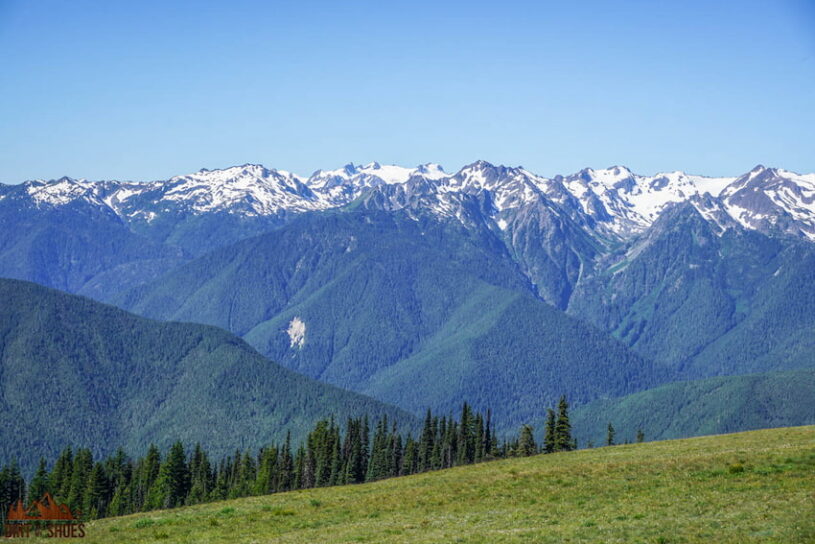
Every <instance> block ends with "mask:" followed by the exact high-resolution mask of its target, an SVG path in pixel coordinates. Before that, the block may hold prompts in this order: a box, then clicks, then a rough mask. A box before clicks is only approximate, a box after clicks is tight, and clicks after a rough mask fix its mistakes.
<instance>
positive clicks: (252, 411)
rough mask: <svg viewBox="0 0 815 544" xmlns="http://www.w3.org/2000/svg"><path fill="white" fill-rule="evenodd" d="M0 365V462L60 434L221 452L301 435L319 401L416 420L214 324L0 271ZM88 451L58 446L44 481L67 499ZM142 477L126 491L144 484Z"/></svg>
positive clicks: (40, 447) (103, 446)
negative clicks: (143, 314)
mask: <svg viewBox="0 0 815 544" xmlns="http://www.w3.org/2000/svg"><path fill="white" fill-rule="evenodd" d="M0 376H2V379H0V462H3V461H7V460H9V459H13V458H17V459H20V460H21V461H22V463H23V469H24V470H25V471H26V472H27V473H29V474H30V473H33V471H34V469H36V463H37V460H38V459H39V457H40V456H45V457H47V458H49V459H54V458H56V457H57V455H58V454H59V452H60V451H61V450H63V448H65V446H67V445H69V444H73V445H76V446H81V447H86V448H92V449H93V453H94V454H95V455H97V456H98V455H108V454H111V453H113V451H112V450H111V449H110V448H112V447H114V446H116V445H122V446H123V447H124V449H125V450H126V451H143V450H144V449H145V448H146V447H147V445H148V444H150V443H151V442H152V443H155V444H157V445H158V446H160V447H161V448H167V447H169V446H170V443H169V440H171V439H172V438H173V437H176V438H177V439H181V440H182V441H184V442H185V443H195V442H200V443H201V444H202V445H203V446H205V447H206V448H207V449H208V450H209V451H210V452H212V453H214V454H215V455H218V456H221V455H224V454H225V453H227V451H229V449H231V448H232V447H234V446H235V445H236V444H235V443H234V442H233V441H234V440H236V438H235V437H239V438H238V440H240V442H239V443H238V445H240V446H241V447H260V446H261V445H262V444H264V443H267V442H269V441H273V440H282V439H283V438H284V436H285V435H284V433H285V432H286V429H290V430H291V431H292V433H293V434H294V436H295V438H297V439H300V438H302V437H303V436H305V433H306V432H307V431H308V429H309V428H310V427H311V425H312V424H313V423H314V421H316V420H317V419H319V418H320V417H322V415H323V414H325V413H326V411H329V412H332V413H335V414H337V415H338V417H342V418H347V417H357V416H359V415H361V414H363V413H372V414H374V415H375V416H376V417H379V416H380V415H382V414H385V413H386V414H388V415H390V416H391V417H393V418H396V419H398V420H399V421H401V422H404V423H405V424H406V425H409V426H410V427H409V428H418V425H416V424H415V423H414V421H415V420H414V419H413V418H412V416H410V415H408V414H406V413H404V412H402V411H400V410H398V409H396V408H394V407H391V406H387V405H384V404H382V403H379V402H377V401H374V400H372V399H369V398H366V397H363V396H361V395H358V394H354V393H350V392H346V391H342V390H339V389H337V388H335V387H333V386H329V385H326V384H322V383H318V382H315V381H314V380H311V379H309V378H306V377H304V376H301V375H298V374H296V373H294V372H292V371H290V370H287V369H284V368H282V367H281V366H279V365H277V364H275V363H273V362H271V361H269V360H268V359H266V358H264V357H262V356H260V355H259V354H258V353H257V352H255V351H254V350H253V349H252V348H251V347H249V346H248V345H247V344H246V343H245V342H243V341H242V340H240V339H238V338H236V337H234V336H232V335H231V334H229V333H227V332H225V331H221V330H218V329H215V328H213V327H208V326H202V325H192V324H180V323H159V322H156V321H152V320H148V319H144V318H140V317H137V316H134V315H131V314H128V313H126V312H124V311H122V310H119V309H116V308H113V307H110V306H107V305H104V304H100V303H98V302H93V301H91V300H88V299H85V298H81V297H76V296H72V295H66V294H64V293H59V292H57V291H53V290H51V289H47V288H44V287H41V286H38V285H35V284H32V283H27V282H21V281H16V280H0ZM414 425H415V427H414ZM32 433H34V434H32ZM74 451H76V450H74ZM80 453H81V455H80ZM88 453H89V452H84V451H83V452H79V451H77V452H76V458H75V459H70V457H71V455H70V454H69V453H68V452H66V455H67V456H68V457H67V458H66V459H65V460H63V461H62V463H61V465H60V469H59V471H57V473H56V474H55V475H54V478H55V482H54V486H55V491H56V490H57V489H56V488H59V491H60V492H64V491H65V490H66V489H67V488H66V486H67V487H70V488H71V489H72V494H70V501H71V504H70V505H71V506H72V507H75V508H78V509H83V508H84V507H85V491H86V490H85V488H84V487H81V486H80V487H76V486H73V484H72V481H71V477H72V474H71V472H72V471H75V470H76V469H77V468H78V469H80V470H82V471H83V472H82V473H81V474H79V475H78V476H79V478H80V479H84V478H85V477H86V476H87V475H88V474H90V472H91V470H92V469H93V466H92V465H89V464H87V463H86V462H85V461H86V459H87V457H88ZM68 461H70V462H68ZM66 463H67V465H72V466H71V467H70V468H69V467H68V466H67V465H66ZM77 463H79V464H78V465H77ZM149 469H150V470H151V471H154V470H156V467H155V466H152V465H151V467H149ZM150 478H155V474H152V473H151V475H150ZM151 481H152V480H149V479H148V480H144V481H140V482H139V485H140V487H139V488H138V489H132V490H131V491H132V492H133V493H137V494H140V495H143V494H144V493H146V492H147V491H148V487H145V486H149V485H150V484H151ZM114 491H115V489H113V490H111V493H113V492H114ZM65 496H66V497H67V496H69V495H68V494H67V493H66V494H65Z"/></svg>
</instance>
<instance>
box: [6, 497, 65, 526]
mask: <svg viewBox="0 0 815 544" xmlns="http://www.w3.org/2000/svg"><path fill="white" fill-rule="evenodd" d="M75 519H76V516H75V515H74V514H73V512H71V509H70V508H68V505H67V504H58V503H57V502H56V501H55V500H54V498H53V497H52V496H51V494H50V493H46V494H45V495H43V496H42V499H40V500H38V501H34V503H33V504H32V505H31V506H29V507H28V509H27V510H26V508H25V507H24V506H23V501H17V502H16V503H14V504H12V505H11V508H9V511H8V516H6V520H7V521H25V520H29V521H45V520H61V521H73V520H75Z"/></svg>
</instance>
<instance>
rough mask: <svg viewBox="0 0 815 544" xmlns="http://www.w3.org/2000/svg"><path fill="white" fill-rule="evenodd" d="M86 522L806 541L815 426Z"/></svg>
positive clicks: (296, 531)
mask: <svg viewBox="0 0 815 544" xmlns="http://www.w3.org/2000/svg"><path fill="white" fill-rule="evenodd" d="M86 532H87V537H86V538H85V539H84V540H82V542H87V543H97V542H98V543H115V542H122V543H130V542H132V543H147V542H172V543H176V542H177V543H187V542H189V543H222V542H223V543H226V542H245V543H267V542H280V543H295V542H298V543H299V542H302V543H322V542H325V543H332V544H333V543H344V542H372V543H379V542H394V543H399V542H417V543H446V542H466V543H490V544H492V543H502V542H518V543H521V542H523V543H528V542H552V543H556V542H557V543H560V542H603V543H613V542H620V543H622V542H624V543H639V542H642V543H662V544H667V543H686V542H704V543H719V544H722V543H731V542H732V543H739V544H744V543H751V542H777V543H785V544H786V543H805V542H810V543H811V542H815V426H809V427H795V428H781V429H771V430H761V431H752V432H746V433H738V434H730V435H719V436H707V437H701V438H692V439H685V440H672V441H664V442H652V443H645V444H632V445H624V446H614V447H606V448H597V449H591V450H581V451H577V452H569V453H558V454H551V455H539V456H534V457H527V458H517V459H509V460H503V461H494V462H488V463H483V464H479V465H472V466H465V467H459V468H453V469H449V470H444V471H438V472H431V473H425V474H419V475H415V476H408V477H403V478H395V479H391V480H385V481H380V482H376V483H371V484H364V485H356V486H343V487H333V488H322V489H310V490H303V491H295V492H289V493H280V494H276V495H268V496H263V497H252V498H246V499H238V500H233V501H225V502H220V503H211V504H206V505H200V506H194V507H186V508H179V509H176V510H166V511H156V512H151V513H145V514H136V515H131V516H126V517H121V518H110V519H104V520H99V521H95V522H92V523H88V524H86ZM27 541H36V540H34V539H27Z"/></svg>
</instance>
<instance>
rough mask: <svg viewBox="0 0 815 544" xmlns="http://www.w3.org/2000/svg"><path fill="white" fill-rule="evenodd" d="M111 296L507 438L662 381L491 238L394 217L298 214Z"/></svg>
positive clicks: (431, 221) (373, 212)
mask: <svg viewBox="0 0 815 544" xmlns="http://www.w3.org/2000/svg"><path fill="white" fill-rule="evenodd" d="M119 302H120V303H121V304H123V305H124V306H125V307H127V308H130V309H132V310H133V311H135V312H137V313H141V314H144V315H148V316H151V317H156V318H161V319H172V320H183V321H198V322H203V323H209V324H213V325H218V326H221V327H225V328H228V329H229V330H231V331H232V332H234V333H236V334H239V335H241V336H243V337H244V338H245V339H246V340H247V341H248V342H249V343H250V344H252V345H253V346H255V347H256V348H257V349H258V350H259V351H260V352H261V353H264V354H266V355H268V356H270V357H271V358H273V359H274V360H277V361H280V363H281V364H283V365H285V366H287V367H289V368H291V369H294V370H297V371H299V372H302V373H304V374H306V375H308V376H311V377H313V378H317V379H320V380H324V381H328V382H330V383H333V384H335V385H339V386H341V387H345V388H350V389H352V390H355V391H359V392H363V393H366V394H369V395H371V396H373V397H375V398H379V399H388V402H393V403H395V404H397V405H399V406H401V407H403V408H406V409H409V410H412V411H414V412H417V413H421V412H422V411H423V410H424V409H425V408H427V407H430V408H433V409H434V410H451V409H457V408H458V407H459V406H460V405H461V403H462V402H464V401H468V402H471V403H473V404H474V405H475V406H476V407H478V408H479V409H487V408H492V410H493V412H494V414H495V416H496V417H495V420H496V422H498V424H499V425H501V426H502V430H507V429H511V430H514V429H515V427H516V426H517V425H518V424H520V423H524V422H528V421H529V420H531V419H533V418H534V417H537V416H538V415H539V414H540V413H543V412H544V411H545V409H544V407H545V406H547V405H550V404H551V403H553V402H554V401H556V400H557V398H558V397H559V396H560V395H561V394H565V395H567V396H569V398H571V399H574V401H575V402H588V401H590V400H593V399H595V398H601V397H604V396H619V395H624V394H627V393H631V392H634V391H638V390H642V389H645V388H647V387H652V386H654V385H657V384H659V383H663V381H664V376H663V373H662V371H661V369H660V368H658V367H656V366H655V365H653V364H652V363H650V362H649V361H647V360H645V359H643V358H641V357H638V356H637V355H635V354H633V353H632V352H630V351H629V350H627V349H626V348H625V347H624V346H623V345H622V344H621V343H619V342H618V341H616V340H615V339H613V338H611V337H609V336H608V335H606V334H604V333H602V332H600V331H598V330H596V329H594V328H592V327H590V326H587V325H585V324H583V323H581V322H580V321H578V320H576V319H574V318H570V317H568V316H566V315H564V314H563V313H562V312H559V311H557V310H556V309H555V308H553V307H552V306H550V305H548V304H547V303H545V302H543V301H542V300H540V299H538V298H536V297H535V295H534V292H533V289H532V286H531V285H530V284H529V283H528V280H527V279H526V278H525V277H524V276H523V274H521V272H520V271H519V269H518V267H517V265H516V264H515V263H514V262H513V261H512V259H511V258H510V256H509V254H508V252H507V250H506V248H505V246H504V245H503V244H502V242H501V241H500V239H499V238H498V237H497V236H495V234H494V233H492V232H491V231H490V230H489V229H477V228H476V229H468V228H465V227H463V226H462V225H459V224H457V223H446V222H441V221H438V220H435V219H433V218H428V217H422V216H419V217H418V218H413V217H410V216H408V215H407V214H406V213H404V212H401V213H386V212H382V211H376V210H348V211H343V212H330V213H322V214H314V215H309V216H304V217H301V218H299V219H297V220H295V221H293V222H292V223H291V224H289V225H287V226H285V227H283V228H281V229H278V230H276V231H273V232H271V233H268V234H266V235H263V236H260V237H257V238H252V239H249V240H246V241H244V242H241V243H238V244H236V245H234V246H231V247H229V248H226V249H223V250H220V251H216V252H213V253H210V254H208V255H206V256H204V257H202V258H200V259H197V260H195V261H193V262H191V263H189V264H188V265H186V266H183V267H181V268H180V269H179V270H178V271H176V272H174V273H172V274H169V275H167V276H166V277H164V278H162V279H161V280H160V281H156V282H154V283H151V284H149V285H147V286H145V287H142V288H137V289H134V290H132V291H131V292H129V293H128V294H127V295H126V296H125V297H123V298H122V299H121V300H120V301H119Z"/></svg>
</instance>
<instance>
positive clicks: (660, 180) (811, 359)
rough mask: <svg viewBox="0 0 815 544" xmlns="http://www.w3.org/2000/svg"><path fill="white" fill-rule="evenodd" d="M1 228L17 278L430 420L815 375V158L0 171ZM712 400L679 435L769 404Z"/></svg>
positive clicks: (809, 413)
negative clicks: (236, 343) (187, 331)
mask: <svg viewBox="0 0 815 544" xmlns="http://www.w3.org/2000/svg"><path fill="white" fill-rule="evenodd" d="M0 226H2V227H3V228H2V230H0V276H5V277H10V278H18V279H23V280H29V281H33V282H37V283H40V284H43V285H46V286H49V287H53V288H56V289H60V290H63V291H68V292H70V293H75V294H81V295H85V296H88V297H91V298H95V299H97V300H99V301H103V302H107V303H111V304H115V305H118V306H120V307H122V308H124V309H126V310H128V311H132V312H135V313H137V314H141V315H144V316H147V317H150V318H154V319H160V320H170V321H187V322H198V323H203V324H207V325H214V326H217V327H221V328H223V329H227V330H228V331H230V332H232V333H234V334H236V335H238V336H240V337H242V338H243V339H244V340H245V341H246V342H247V343H248V344H250V345H251V346H252V347H253V348H255V349H256V350H257V351H259V352H260V353H261V354H262V355H263V356H266V357H269V358H271V359H272V360H275V361H277V362H279V363H280V364H281V365H283V366H284V367H287V368H289V369H291V370H294V371H296V372H298V373H301V374H305V375H306V376H308V377H309V378H312V379H316V380H319V381H323V382H328V383H331V384H333V385H336V386H339V387H342V388H345V389H350V390H353V391H356V392H358V393H363V394H365V395H370V396H372V397H374V398H376V399H378V400H380V401H384V402H388V403H392V404H395V405H397V406H399V407H400V408H402V409H405V410H408V411H410V412H413V413H416V414H418V413H421V412H422V410H424V409H425V408H428V407H430V408H433V409H434V410H437V411H439V410H441V411H442V412H444V411H449V410H453V409H456V408H457V406H458V405H459V404H460V403H461V402H463V401H464V400H467V401H469V402H472V403H473V404H475V405H476V406H477V407H478V408H480V409H485V408H491V409H492V410H493V411H494V413H495V414H496V421H500V422H502V423H501V425H503V426H504V427H503V429H501V430H503V431H509V430H511V429H513V428H515V426H517V425H518V424H519V423H522V422H530V421H531V422H534V423H536V424H538V425H539V424H540V421H542V417H543V415H544V414H545V408H547V407H549V406H552V405H553V404H554V403H555V402H556V400H557V398H558V397H559V396H560V395H561V394H566V395H568V397H569V398H570V399H571V400H572V402H573V403H575V404H576V405H579V406H586V408H585V409H584V413H594V414H597V413H599V412H597V411H595V412H591V410H594V408H592V407H596V406H606V407H609V406H612V405H611V404H608V403H613V402H618V401H619V404H614V406H615V407H614V408H613V410H612V408H608V409H609V410H611V411H614V410H616V412H614V413H615V414H618V415H617V416H616V417H618V418H619V419H621V420H625V421H634V419H632V418H631V417H629V415H630V414H629V415H625V414H623V413H622V412H623V411H625V410H629V411H630V410H634V409H635V407H636V409H637V410H639V409H641V406H642V401H634V400H630V401H625V402H623V400H624V399H629V398H632V399H636V398H648V399H649V402H654V400H653V399H654V398H655V397H653V396H651V397H636V395H644V394H648V395H656V396H660V395H661V396H663V397H664V398H665V399H666V406H667V408H666V410H667V415H666V414H662V415H661V416H660V418H658V419H659V420H660V421H667V420H669V419H670V417H672V415H675V414H676V412H677V411H678V410H687V406H688V405H692V404H693V399H694V398H697V397H698V398H700V399H701V398H703V397H704V398H705V399H708V400H707V401H705V402H706V403H707V404H710V402H711V401H709V399H710V395H714V396H715V395H716V394H719V393H716V391H718V390H721V395H724V391H730V393H728V394H729V395H731V396H732V395H736V393H733V392H734V391H735V392H738V394H741V395H746V394H747V391H749V388H748V387H746V386H744V384H745V383H747V382H745V379H746V378H744V376H745V375H751V376H758V377H755V378H751V379H753V380H762V383H765V382H766V383H772V384H773V390H774V391H775V390H777V391H783V390H784V386H783V385H780V384H782V383H784V382H785V381H786V382H789V383H790V384H791V385H790V387H792V383H793V382H794V381H796V380H799V381H800V376H798V375H797V374H795V372H797V371H806V370H808V369H812V368H815V317H814V316H815V312H813V311H812V310H813V308H815V281H813V280H815V266H813V265H815V244H813V242H815V174H806V175H802V174H797V173H793V172H790V171H787V170H783V169H779V168H767V167H764V166H757V167H755V168H754V169H752V170H751V171H749V172H747V173H745V174H743V175H740V176H736V177H728V178H711V177H704V176H697V175H689V174H685V173H683V172H671V173H662V174H656V175H653V176H642V175H638V174H634V173H632V172H631V171H630V170H629V169H627V168H625V167H620V166H616V167H611V168H608V169H603V170H594V169H584V170H581V171H580V172H578V173H576V174H572V175H567V176H555V177H544V176H539V175H536V174H534V173H532V172H530V171H528V170H526V169H524V168H522V167H505V166H496V165H492V164H490V163H487V162H484V161H478V162H475V163H473V164H470V165H467V166H465V167H464V168H462V169H461V170H459V171H458V172H455V173H452V174H449V173H446V172H445V171H444V170H443V169H442V168H441V167H440V166H439V165H436V164H425V165H421V166H418V167H416V168H402V167H398V166H385V165H380V164H378V163H371V164H367V165H364V166H363V165H353V164H349V165H346V166H345V167H343V168H340V169H337V170H330V171H322V170H320V171H317V172H315V173H314V174H312V175H311V176H309V177H302V176H298V175H296V174H292V173H290V172H286V171H282V170H274V169H267V168H265V167H263V166H260V165H243V166H238V167H232V168H227V169H223V170H201V171H199V172H196V173H194V174H190V175H184V176H177V177H174V178H172V179H170V180H166V181H153V182H119V181H98V182H90V181H86V180H75V179H71V178H61V179H59V180H52V181H30V182H25V183H22V184H19V185H0ZM714 377H717V378H714ZM710 379H717V380H723V382H722V383H725V382H726V383H727V384H728V385H727V386H724V385H723V386H721V387H718V386H717V387H710V386H709V384H710V383H719V382H709V381H706V380H710ZM680 382H681V383H688V384H693V385H690V386H683V388H682V389H676V387H678V386H677V385H676V383H680ZM750 383H753V382H750ZM803 383H807V382H806V381H804V382H803ZM672 387H673V389H671V388H672ZM677 391H682V393H681V394H680V393H677ZM681 395H687V396H688V398H687V399H685V401H684V402H683V403H681V404H677V403H671V402H667V399H673V398H676V397H677V396H681ZM620 399H623V400H620ZM700 402H701V401H700ZM604 403H605V404H604ZM743 405H744V406H745V408H744V410H748V411H749V410H750V407H749V406H748V405H747V404H743ZM784 413H785V414H787V415H786V416H784V417H781V416H778V418H776V419H773V420H772V421H773V424H778V421H781V420H783V421H784V422H785V423H787V424H805V423H813V422H815V409H814V408H813V407H812V406H811V405H803V406H799V409H797V410H788V411H787V412H784ZM621 414H622V415H621ZM698 414H699V415H698V416H696V417H693V418H689V419H688V420H687V421H686V423H684V424H683V425H682V426H680V427H681V428H680V427H675V428H673V429H674V430H675V429H680V430H678V431H676V433H679V434H683V435H687V434H694V433H698V432H701V430H703V429H704V430H710V429H712V428H718V429H724V428H726V429H731V428H732V427H738V426H739V425H742V427H744V426H755V425H757V424H758V423H757V422H760V421H762V417H763V416H755V417H753V416H750V417H744V418H741V419H738V420H737V421H739V422H741V423H739V424H738V425H737V424H731V425H730V426H729V427H727V426H719V427H716V426H715V425H714V424H711V421H712V419H711V418H713V417H714V416H713V415H712V412H711V411H708V412H705V411H700V412H698ZM655 417H656V416H655ZM714 419H715V418H714ZM763 419H764V420H767V421H770V420H769V419H767V418H763ZM733 430H736V429H733ZM648 431H649V435H651V436H668V435H670V433H671V432H674V431H671V430H670V429H668V428H667V427H666V428H665V429H662V430H660V429H654V428H653V427H649V429H648ZM587 433H588V432H587ZM676 433H675V434H676ZM582 436H589V434H585V435H582Z"/></svg>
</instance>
